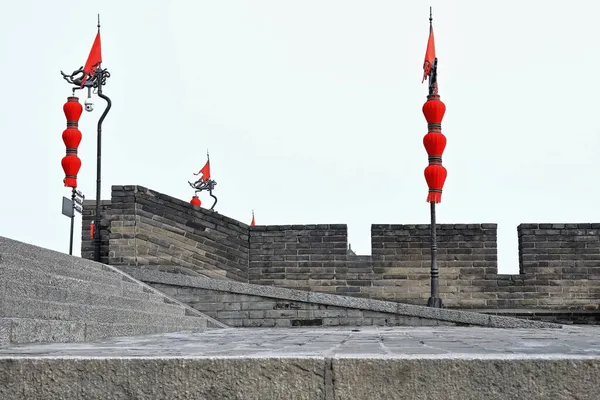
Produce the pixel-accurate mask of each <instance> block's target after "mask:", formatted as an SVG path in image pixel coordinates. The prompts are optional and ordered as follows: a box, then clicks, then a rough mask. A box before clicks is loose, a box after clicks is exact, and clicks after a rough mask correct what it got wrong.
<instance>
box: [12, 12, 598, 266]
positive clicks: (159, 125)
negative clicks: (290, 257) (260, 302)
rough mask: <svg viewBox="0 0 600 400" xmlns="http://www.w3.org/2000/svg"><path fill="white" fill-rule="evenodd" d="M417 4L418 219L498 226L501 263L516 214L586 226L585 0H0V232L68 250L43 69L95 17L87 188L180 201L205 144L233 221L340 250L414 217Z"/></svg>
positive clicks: (64, 55)
mask: <svg viewBox="0 0 600 400" xmlns="http://www.w3.org/2000/svg"><path fill="white" fill-rule="evenodd" d="M429 5H432V6H433V10H434V29H435V34H436V49H437V55H438V58H439V72H438V73H439V87H440V94H441V97H442V100H443V101H444V102H445V103H446V106H447V113H446V117H445V119H444V122H443V132H444V134H445V135H446V137H447V138H448V146H447V148H446V151H445V153H444V165H445V166H446V168H447V169H448V179H447V181H446V185H445V187H444V195H443V202H442V203H441V204H440V205H439V206H438V222H439V223H485V222H495V223H498V224H499V267H500V271H501V272H504V273H516V272H517V271H518V259H517V254H518V251H517V231H516V227H517V225H518V224H519V223H521V222H594V221H598V207H597V206H596V204H597V197H598V196H599V195H600V189H599V188H598V187H597V186H596V184H597V171H598V165H597V161H596V158H597V152H598V150H599V149H600V146H599V145H600V140H599V139H598V132H599V128H598V123H597V122H596V121H595V120H596V119H597V117H598V112H597V109H598V99H597V96H598V95H597V93H598V92H600V90H599V89H600V83H599V82H598V80H597V79H596V75H597V69H598V66H600V52H599V51H598V45H597V43H598V38H599V34H598V33H597V28H596V19H595V18H596V16H597V15H598V14H599V12H600V3H599V2H597V1H571V2H560V3H559V2H547V1H531V0H528V1H515V0H506V1H503V2H480V1H448V0H444V1H441V0H435V1H431V2H424V1H412V2H410V3H409V2H398V1H348V0H344V1H302V2H292V1H281V0H279V1H276V0H273V1H264V0H254V1H219V2H209V1H193V0H190V1H170V2H166V1H158V0H152V1H148V0H147V1H139V0H138V1H127V2H125V1H111V0H104V1H103V2H92V3H85V5H83V3H74V2H72V1H45V0H44V1H42V0H36V1H25V0H21V1H19V2H16V1H13V2H8V1H4V2H3V3H2V6H1V7H0V49H1V53H0V54H1V56H0V57H1V60H2V63H1V64H0V65H1V69H0V71H1V72H2V79H3V84H2V96H0V110H1V111H0V112H1V114H0V115H1V117H0V132H2V135H3V141H2V143H3V145H2V146H0V167H1V168H2V176H3V179H2V188H3V191H2V196H0V235H2V236H7V237H10V238H14V239H17V240H22V241H25V242H28V243H33V244H36V245H40V246H43V247H47V248H51V249H55V250H59V251H64V252H67V251H68V238H69V219H68V218H67V217H64V216H63V215H61V201H62V196H69V195H70V191H69V189H68V188H65V187H63V186H62V179H63V177H64V173H63V171H62V168H61V166H60V161H61V158H62V157H63V156H64V155H65V147H64V144H63V142H62V139H61V135H62V131H63V130H64V129H65V127H66V121H65V117H64V114H63V112H62V106H63V104H64V102H65V101H66V98H67V96H68V95H69V94H70V86H69V85H68V84H67V83H66V82H65V81H63V80H62V78H61V76H60V72H59V71H60V70H63V71H65V72H67V71H68V72H71V71H73V70H75V69H76V68H78V67H80V66H82V65H83V64H84V63H85V60H86V58H87V55H88V53H89V50H90V47H91V45H92V42H93V39H94V35H95V33H96V14H97V13H98V12H99V13H100V14H101V18H102V46H103V59H104V63H103V66H104V67H106V68H108V69H109V71H110V72H111V73H112V77H111V78H110V79H109V81H108V84H107V86H106V87H105V94H107V95H108V96H110V97H111V99H112V100H113V108H112V110H111V112H110V113H109V115H108V117H107V119H106V121H105V123H104V127H103V132H104V136H103V148H102V151H103V174H102V182H103V187H102V198H104V199H106V198H109V197H110V186H111V185H120V184H139V185H144V186H147V187H149V188H151V189H154V190H157V191H160V192H163V193H166V194H169V195H171V196H174V197H177V198H180V199H183V200H186V201H188V200H189V199H190V198H191V196H192V194H193V191H192V189H191V188H189V186H188V184H187V181H188V180H192V179H193V178H194V176H193V175H192V173H193V172H197V171H198V170H199V169H200V168H201V167H202V165H203V164H204V162H205V153H206V149H207V148H209V149H210V153H211V167H212V175H213V178H215V179H216V181H217V182H218V185H217V189H216V192H215V194H216V195H217V196H218V198H219V203H218V206H217V210H218V211H219V212H220V213H222V214H225V215H228V216H230V217H233V218H236V219H239V220H241V221H244V222H249V221H250V219H251V210H252V208H254V209H255V213H256V220H257V223H259V224H290V223H294V224H307V223H347V224H348V229H349V235H350V241H351V244H352V248H353V249H354V250H355V251H357V252H358V253H360V254H370V251H371V250H370V224H372V223H428V222H429V206H428V204H427V203H426V202H425V199H426V196H427V186H426V184H425V180H424V177H423V169H424V168H425V167H426V166H427V154H426V152H425V149H424V148H423V144H422V139H423V136H424V135H425V134H426V132H427V126H426V122H425V119H424V117H423V115H422V112H421V107H422V105H423V103H424V102H425V100H426V94H427V87H426V84H421V79H420V78H421V74H422V63H423V56H424V54H425V47H426V43H427V34H428V17H429V15H428V13H429ZM80 96H82V97H83V94H82V95H80ZM81 101H82V102H83V98H82V99H81ZM94 102H95V103H96V104H97V107H96V110H95V111H94V112H93V113H85V112H84V114H83V115H82V119H81V123H80V130H81V131H82V133H83V141H82V143H81V145H80V150H79V156H80V158H81V159H82V162H83V166H82V169H81V171H80V173H79V184H80V190H82V191H83V192H84V193H85V194H86V198H87V199H93V198H94V197H95V179H96V123H97V120H98V118H99V117H100V114H101V112H102V107H103V106H100V104H101V103H102V101H101V100H100V99H98V98H97V97H95V98H94ZM202 200H203V201H204V204H205V205H206V204H211V199H210V198H209V197H208V196H207V195H206V196H204V197H203V198H202ZM80 229H81V219H80V217H77V220H76V231H75V232H76V237H79V236H80ZM79 246H80V241H79V240H76V241H75V249H76V251H75V254H77V255H79Z"/></svg>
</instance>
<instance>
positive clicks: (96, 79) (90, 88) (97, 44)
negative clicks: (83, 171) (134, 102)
mask: <svg viewBox="0 0 600 400" xmlns="http://www.w3.org/2000/svg"><path fill="white" fill-rule="evenodd" d="M101 65H102V48H101V41H100V15H98V33H97V34H96V38H95V40H94V43H93V45H92V49H91V50H90V54H89V56H88V59H87V61H86V63H85V66H83V67H80V68H79V69H77V70H75V71H73V72H72V73H71V74H65V73H64V72H62V71H60V73H61V75H62V77H63V79H64V80H66V81H67V82H68V83H69V84H71V85H73V88H72V90H73V96H72V97H70V98H69V99H72V98H73V99H77V97H75V91H76V90H82V89H87V93H88V97H87V99H86V100H85V102H84V106H85V110H86V111H88V112H92V111H93V110H94V104H93V103H92V100H91V97H92V92H93V93H94V94H98V97H100V98H101V99H103V100H105V101H106V103H107V104H106V108H105V109H104V112H103V113H102V115H101V116H100V119H99V120H98V135H97V156H96V216H95V220H94V225H95V229H93V231H92V232H94V233H93V238H94V260H96V261H100V240H101V238H100V218H101V216H100V196H101V171H102V122H103V121H104V118H106V115H107V114H108V112H109V111H110V107H111V105H112V102H111V100H110V98H109V97H108V96H106V95H104V94H103V93H102V87H103V86H104V85H105V84H106V79H108V78H110V72H108V70H106V69H102V66H101ZM75 101H77V100H73V101H71V100H69V101H68V102H67V104H68V103H69V102H75ZM77 104H78V103H77ZM65 107H66V105H65ZM76 107H77V106H73V105H70V106H69V108H68V110H69V113H70V114H69V115H67V108H65V115H67V120H70V118H71V117H74V116H75V114H73V113H74V112H76V111H77V109H76ZM79 107H81V105H79ZM79 115H81V112H79ZM77 132H79V131H77ZM77 137H79V141H81V133H79V136H77V134H76V133H75V132H70V133H69V134H68V135H67V139H68V141H69V143H67V140H65V145H66V146H67V157H71V158H68V159H67V160H66V161H65V159H63V168H64V169H65V174H66V175H67V177H66V178H65V186H71V187H76V186H77V177H76V175H77V171H79V167H80V166H81V161H79V162H78V161H77V160H79V159H78V158H77V159H76V158H73V157H76V150H75V154H69V148H71V149H72V148H73V147H70V146H71V145H72V144H74V143H75V142H77ZM64 138H65V135H64V134H63V139H64ZM77 145H79V143H78V142H77ZM71 153H72V152H71ZM67 157H65V158H67ZM73 172H74V174H73ZM72 185H75V186H72Z"/></svg>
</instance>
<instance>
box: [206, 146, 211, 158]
mask: <svg viewBox="0 0 600 400" xmlns="http://www.w3.org/2000/svg"><path fill="white" fill-rule="evenodd" d="M206 159H207V160H210V155H209V154H208V149H206Z"/></svg>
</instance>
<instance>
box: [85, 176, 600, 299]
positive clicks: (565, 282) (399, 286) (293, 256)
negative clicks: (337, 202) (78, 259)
mask: <svg viewBox="0 0 600 400" xmlns="http://www.w3.org/2000/svg"><path fill="white" fill-rule="evenodd" d="M93 207H94V205H93V201H90V202H85V203H84V219H83V224H84V233H83V241H82V255H83V257H86V258H90V257H91V256H92V255H93V252H90V249H91V250H93V247H91V241H90V239H89V220H90V219H91V218H93V210H91V208H93ZM103 207H104V208H103V209H104V210H105V211H104V214H105V215H103V218H102V220H103V221H105V223H104V225H105V228H104V229H102V234H103V243H104V244H103V252H105V254H106V257H107V261H108V262H109V263H110V264H111V265H116V266H119V265H127V266H137V267H144V268H154V269H159V270H162V271H167V272H176V273H183V274H188V275H205V276H209V277H213V278H221V279H232V280H236V281H240V282H250V283H255V284H261V285H272V286H278V287H286V288H292V289H300V290H307V291H314V292H326V293H339V294H345V295H351V296H357V297H365V298H373V299H381V300H393V301H398V302H405V303H412V304H425V303H426V301H427V298H428V297H429V290H430V289H429V283H430V276H429V267H430V250H429V247H430V243H429V235H430V233H429V225H381V224H377V225H372V228H371V234H372V255H370V256H357V255H355V254H354V253H352V252H350V251H348V232H347V226H346V225H340V224H333V225H327V224H323V225H276V226H254V227H250V226H248V225H246V224H244V223H241V222H239V221H236V220H233V219H231V218H228V217H225V216H223V215H221V214H219V213H217V212H212V211H208V210H206V209H202V208H198V207H195V206H192V205H191V204H189V203H188V202H187V201H182V200H178V199H175V198H173V197H170V196H166V195H164V194H161V193H158V192H155V191H152V190H149V189H146V188H144V187H141V186H113V188H112V199H111V200H110V201H107V202H105V203H104V205H103ZM86 229H88V230H87V231H86ZM86 232H87V233H86ZM518 233H519V259H520V274H518V275H503V274H498V273H497V270H498V269H497V225H496V224H441V225H438V260H439V269H440V293H441V297H442V299H443V301H444V304H445V306H447V307H455V308H475V309H490V308H491V309H518V308H553V309H591V308H598V306H599V305H600V224H521V225H520V226H519V227H518ZM86 234H87V236H86Z"/></svg>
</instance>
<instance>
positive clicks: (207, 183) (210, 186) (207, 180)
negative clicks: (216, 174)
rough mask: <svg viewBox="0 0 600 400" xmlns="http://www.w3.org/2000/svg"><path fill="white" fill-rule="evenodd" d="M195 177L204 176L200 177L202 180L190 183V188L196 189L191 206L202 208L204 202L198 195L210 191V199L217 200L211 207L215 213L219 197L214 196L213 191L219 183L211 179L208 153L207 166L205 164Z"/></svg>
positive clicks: (207, 155)
mask: <svg viewBox="0 0 600 400" xmlns="http://www.w3.org/2000/svg"><path fill="white" fill-rule="evenodd" d="M194 175H202V176H201V177H200V179H198V180H197V181H195V182H194V183H192V182H189V181H188V183H189V184H190V186H191V187H192V188H194V189H195V192H194V196H193V197H192V200H191V201H190V204H192V205H194V206H196V207H200V205H201V204H202V202H201V201H200V198H199V197H198V193H199V192H202V191H203V190H208V193H209V195H210V197H212V198H213V199H215V202H214V203H213V205H212V206H211V207H210V210H211V211H213V210H214V208H215V205H217V197H216V196H215V195H214V194H213V190H214V189H215V186H216V185H217V182H216V181H215V180H213V179H211V177H210V156H209V154H208V151H207V152H206V164H204V167H202V169H201V170H200V171H198V173H197V174H194Z"/></svg>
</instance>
